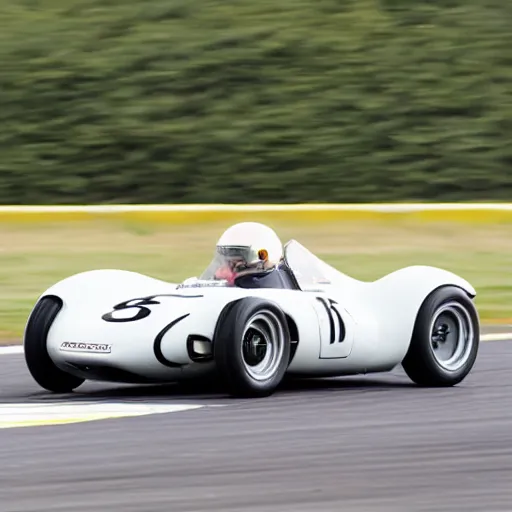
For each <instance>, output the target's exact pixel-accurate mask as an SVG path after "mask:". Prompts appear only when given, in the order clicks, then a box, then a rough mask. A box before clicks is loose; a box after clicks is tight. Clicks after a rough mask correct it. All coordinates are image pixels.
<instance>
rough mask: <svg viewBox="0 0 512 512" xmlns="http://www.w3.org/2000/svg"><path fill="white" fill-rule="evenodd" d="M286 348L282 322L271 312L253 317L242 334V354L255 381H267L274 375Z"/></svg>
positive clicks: (245, 365) (267, 311) (248, 371)
mask: <svg viewBox="0 0 512 512" xmlns="http://www.w3.org/2000/svg"><path fill="white" fill-rule="evenodd" d="M284 347H285V335H284V331H283V327H282V325H281V322H280V320H279V318H277V316H276V315H275V314H274V313H273V312H272V311H269V310H263V311H260V312H258V313H256V314H255V315H254V316H252V317H251V318H250V319H249V321H248V322H247V325H246V327H245V330H244V332H243V334H242V343H241V352H242V361H243V364H244V367H245V371H246V372H247V373H248V374H249V375H250V376H251V377H252V378H253V379H255V380H267V379H269V378H270V377H272V376H273V375H274V373H275V372H276V370H277V368H278V367H279V364H280V363H281V359H282V357H283V353H284Z"/></svg>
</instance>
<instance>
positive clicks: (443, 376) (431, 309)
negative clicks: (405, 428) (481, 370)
mask: <svg viewBox="0 0 512 512" xmlns="http://www.w3.org/2000/svg"><path fill="white" fill-rule="evenodd" d="M443 315H444V322H443V321H442V318H443ZM443 326H444V327H443ZM446 329H447V332H444V333H443V330H444V331H446ZM461 331H462V332H464V331H466V334H467V339H466V340H465V341H461V339H460V336H459V341H456V340H455V338H454V337H453V334H454V333H455V334H456V335H457V334H460V333H461ZM436 334H437V336H436ZM450 335H452V337H450ZM443 338H444V341H443ZM452 341H453V345H454V348H453V350H452V349H451V344H452ZM479 344H480V321H479V318H478V312H477V310H476V308H475V305H474V303H473V301H472V300H471V298H470V297H469V296H468V295H467V293H465V292H464V290H462V289H460V288H458V287H456V286H444V287H442V288H438V289H437V290H434V291H433V292H432V293H431V294H430V295H429V296H428V297H427V298H426V299H425V301H424V302H423V304H422V306H421V308H420V310H419V312H418V316H417V318H416V323H415V325H414V331H413V335H412V339H411V344H410V347H409V350H408V352H407V354H406V356H405V358H404V360H403V361H402V367H403V369H404V370H405V372H406V374H407V375H408V376H409V378H410V379H411V380H412V381H413V382H415V383H416V384H418V385H419V386H429V387H441V386H445V387H448V386H455V385H456V384H458V383H460V382H461V381H462V380H463V379H465V378H466V376H467V375H468V374H469V372H470V371H471V369H472V368H473V365H474V364H475V361H476V357H477V354H478V349H479ZM457 352H459V357H456V354H457ZM444 353H446V355H447V356H448V361H446V360H444V361H441V360H440V359H444V358H441V355H443V354H444ZM436 354H437V355H436ZM450 359H451V360H452V362H451V364H449V363H450V361H449V360H450Z"/></svg>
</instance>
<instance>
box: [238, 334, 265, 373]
mask: <svg viewBox="0 0 512 512" xmlns="http://www.w3.org/2000/svg"><path fill="white" fill-rule="evenodd" d="M266 353H267V340H266V339H265V337H264V336H262V334H261V333H260V332H259V331H257V330H256V329H253V328H251V329H248V330H247V332H246V334H245V336H244V340H243V355H244V360H245V362H246V363H247V364H248V365H249V366H256V365H257V364H259V363H261V362H262V361H263V359H264V358H265V355H266Z"/></svg>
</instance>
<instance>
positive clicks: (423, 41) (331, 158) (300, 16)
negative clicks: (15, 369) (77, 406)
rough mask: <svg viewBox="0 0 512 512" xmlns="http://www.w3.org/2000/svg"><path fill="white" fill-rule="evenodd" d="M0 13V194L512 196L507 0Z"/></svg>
mask: <svg viewBox="0 0 512 512" xmlns="http://www.w3.org/2000/svg"><path fill="white" fill-rule="evenodd" d="M0 23H1V26H0V59H1V62H2V69H1V72H0V92H1V94H0V113H1V118H0V120H1V123H0V203H3V204H6V203H22V204H27V203H33V204H41V203H83V202H125V203H130V202H191V201H193V202H218V201H222V202H276V201H279V202H295V201H308V202H309V201H312V202H323V201H335V202H337V201H352V202H359V201H387V200H466V199H472V200H474V199H510V198H511V197H512V144H511V141H512V30H511V29H510V27H512V3H510V4H509V3H508V2H504V1H492V0H465V1H464V0H444V1H441V0H437V1H435V2H432V1H428V2H427V1H425V0H423V1H416V2H408V1H405V0H381V1H378V0H358V1H355V0H354V1H350V0H279V1H276V0H259V1H258V2H254V1H253V0H194V2H188V1H185V0H25V1H23V0H0Z"/></svg>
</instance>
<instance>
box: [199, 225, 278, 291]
mask: <svg viewBox="0 0 512 512" xmlns="http://www.w3.org/2000/svg"><path fill="white" fill-rule="evenodd" d="M282 257H283V245H282V243H281V240H280V239H279V237H278V236H277V234H276V233H275V231H274V230H273V229H271V228H269V227H268V226H265V225H264V224H260V223H258V222H241V223H239V224H235V225H233V226H231V227H230V228H228V229H227V230H226V231H225V232H224V233H223V234H222V235H221V237H220V238H219V240H218V241H217V245H216V248H215V256H214V258H213V261H212V263H211V264H210V265H209V267H208V269H207V270H206V271H205V273H204V274H203V276H202V278H203V279H204V278H206V279H212V278H213V279H222V280H226V281H227V283H228V284H229V285H231V286H232V285H234V281H235V279H236V278H238V277H240V276H243V275H251V274H258V273H262V272H265V271H270V270H273V269H274V268H276V266H277V265H278V264H279V262H280V261H281V259H282Z"/></svg>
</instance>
